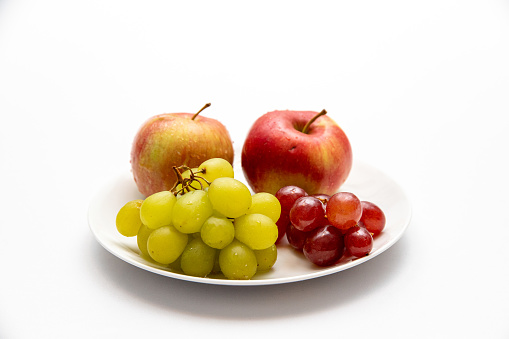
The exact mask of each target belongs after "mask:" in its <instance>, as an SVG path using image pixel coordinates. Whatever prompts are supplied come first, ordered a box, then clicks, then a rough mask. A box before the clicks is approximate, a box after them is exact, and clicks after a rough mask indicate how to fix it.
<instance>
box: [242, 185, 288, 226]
mask: <svg viewBox="0 0 509 339" xmlns="http://www.w3.org/2000/svg"><path fill="white" fill-rule="evenodd" d="M252 200H253V203H252V204H251V207H249V210H248V211H247V213H248V214H254V213H260V214H264V215H266V216H268V217H269V218H271V219H272V221H274V222H277V221H278V220H279V217H280V216H281V204H280V203H279V200H278V199H277V198H276V197H275V196H274V195H272V194H270V193H265V192H261V193H256V194H254V195H253V196H252Z"/></svg>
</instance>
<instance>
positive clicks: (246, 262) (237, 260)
mask: <svg viewBox="0 0 509 339" xmlns="http://www.w3.org/2000/svg"><path fill="white" fill-rule="evenodd" d="M219 267H220V268H221V272H223V274H224V276H225V277H226V278H228V279H238V280H241V279H242V280H247V279H251V278H252V277H253V276H254V275H255V273H256V268H257V262H256V256H255V254H254V252H253V250H252V249H250V248H249V247H248V246H246V245H245V244H243V243H241V242H240V241H238V240H234V241H232V242H231V243H230V244H229V245H228V246H226V247H225V248H223V249H222V250H221V251H220V252H219Z"/></svg>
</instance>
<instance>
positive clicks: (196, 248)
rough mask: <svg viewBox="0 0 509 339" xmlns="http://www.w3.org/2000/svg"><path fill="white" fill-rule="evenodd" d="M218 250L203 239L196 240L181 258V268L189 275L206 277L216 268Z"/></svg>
mask: <svg viewBox="0 0 509 339" xmlns="http://www.w3.org/2000/svg"><path fill="white" fill-rule="evenodd" d="M215 260H216V250H215V249H214V248H212V247H210V246H208V245H207V244H205V243H204V242H203V241H202V240H201V238H194V239H192V240H191V241H189V243H188V244H187V245H186V248H185V249H184V251H183V252H182V255H181V256H180V268H181V269H182V271H183V272H184V273H185V274H187V275H192V276H195V277H205V276H207V275H208V274H209V273H210V272H211V271H212V269H213V268H214V261H215Z"/></svg>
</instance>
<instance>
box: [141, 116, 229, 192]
mask: <svg viewBox="0 0 509 339" xmlns="http://www.w3.org/2000/svg"><path fill="white" fill-rule="evenodd" d="M193 116H194V114H191V113H165V114H159V115H156V116H154V117H152V118H150V119H148V120H147V121H146V122H145V123H144V124H143V125H142V126H141V128H140V129H139V131H138V132H137V134H136V136H135V138H134V141H133V145H132V149H131V166H132V172H133V177H134V181H135V182H136V185H137V186H138V190H139V191H140V193H142V194H143V195H145V196H149V195H151V194H153V193H156V192H160V191H163V190H170V189H171V188H172V187H173V185H174V184H175V182H176V179H177V178H176V176H175V172H174V171H173V166H181V165H186V166H188V167H190V168H193V167H198V166H199V165H200V164H201V163H202V162H204V161H205V160H207V159H211V158H223V159H225V160H227V161H228V162H230V163H233V156H234V152H233V144H232V141H231V139H230V134H229V133H228V131H227V129H226V127H225V126H224V125H223V124H221V123H220V122H219V121H217V120H215V119H211V118H207V117H202V116H197V117H195V119H194V120H192V117H193Z"/></svg>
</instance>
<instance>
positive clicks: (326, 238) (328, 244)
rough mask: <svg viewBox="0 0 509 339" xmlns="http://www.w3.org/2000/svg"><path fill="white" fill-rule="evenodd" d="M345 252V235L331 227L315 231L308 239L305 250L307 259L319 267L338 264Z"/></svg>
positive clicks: (327, 226)
mask: <svg viewBox="0 0 509 339" xmlns="http://www.w3.org/2000/svg"><path fill="white" fill-rule="evenodd" d="M344 252H345V245H344V241H343V235H342V234H341V231H339V230H338V229H337V228H335V227H333V226H331V225H326V226H323V227H320V228H317V229H315V230H313V231H312V232H311V234H309V235H308V237H307V238H306V242H305V243H304V248H303V253H304V255H305V256H306V258H307V259H308V260H309V261H311V262H312V263H313V264H315V265H318V266H330V265H333V264H335V263H337V262H338V261H339V259H341V257H342V256H343V253H344Z"/></svg>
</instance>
